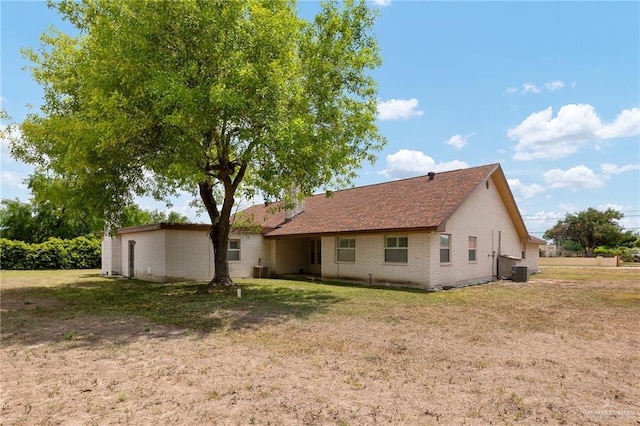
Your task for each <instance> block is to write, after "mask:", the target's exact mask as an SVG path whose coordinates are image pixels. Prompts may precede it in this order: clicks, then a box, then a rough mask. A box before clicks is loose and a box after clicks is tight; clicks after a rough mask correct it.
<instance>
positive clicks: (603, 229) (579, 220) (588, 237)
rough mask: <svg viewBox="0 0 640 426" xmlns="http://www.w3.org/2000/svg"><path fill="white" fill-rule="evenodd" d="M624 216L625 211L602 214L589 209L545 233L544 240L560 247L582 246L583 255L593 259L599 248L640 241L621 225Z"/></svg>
mask: <svg viewBox="0 0 640 426" xmlns="http://www.w3.org/2000/svg"><path fill="white" fill-rule="evenodd" d="M623 217H624V215H623V214H622V213H621V212H619V211H617V210H614V209H607V210H605V211H600V210H596V209H594V208H588V209H587V210H583V211H581V212H578V213H576V214H571V213H567V215H566V216H565V218H564V219H562V220H559V221H558V222H557V223H556V224H555V225H554V227H553V228H551V229H549V230H547V231H546V232H545V233H544V238H545V239H546V240H553V241H554V242H555V243H556V244H558V245H564V244H565V243H567V242H573V243H574V244H578V245H579V246H580V248H581V249H582V253H583V255H584V256H585V257H591V256H593V251H594V250H595V248H596V247H598V246H604V247H609V248H615V247H618V246H619V245H621V244H626V243H628V242H629V241H634V240H635V239H636V238H637V235H635V234H633V233H632V232H631V231H625V230H624V229H623V228H622V227H621V226H620V224H619V223H618V222H617V221H618V220H620V219H622V218H623Z"/></svg>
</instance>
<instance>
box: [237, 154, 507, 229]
mask: <svg viewBox="0 0 640 426" xmlns="http://www.w3.org/2000/svg"><path fill="white" fill-rule="evenodd" d="M498 169H500V165H499V164H489V165H486V166H480V167H471V168H468V169H462V170H454V171H449V172H442V173H437V174H436V175H435V176H434V178H433V179H430V177H429V176H420V177H415V178H409V179H402V180H396V181H392V182H386V183H380V184H375V185H368V186H362V187H358V188H352V189H346V190H342V191H336V192H334V193H332V195H331V196H329V197H327V196H326V195H325V194H319V195H314V196H312V197H309V198H307V199H306V200H305V206H304V211H303V212H302V213H300V214H298V215H297V216H295V217H294V218H293V219H292V220H291V221H289V222H285V212H284V209H280V210H278V207H279V205H278V204H272V205H270V206H268V207H267V206H264V205H256V206H252V207H249V208H248V209H246V210H243V211H242V212H241V213H242V215H243V216H245V217H251V216H252V217H253V221H254V223H255V224H256V225H259V226H261V227H262V229H263V231H262V232H263V234H265V235H267V236H295V235H317V234H330V233H345V232H374V231H389V230H401V229H414V230H419V229H423V230H426V229H434V230H435V229H438V227H439V226H442V225H443V224H444V223H446V221H447V219H448V218H449V217H450V216H451V215H452V214H453V213H454V212H455V211H456V210H457V209H458V207H460V206H461V205H462V203H463V201H464V200H465V199H466V198H467V197H468V196H469V195H470V194H471V192H472V191H473V190H474V189H475V188H476V187H477V186H478V185H480V184H482V183H483V182H484V181H485V180H486V179H487V178H489V176H491V175H492V174H493V173H494V172H495V171H496V170H498Z"/></svg>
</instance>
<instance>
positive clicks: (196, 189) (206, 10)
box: [12, 0, 384, 285]
mask: <svg viewBox="0 0 640 426" xmlns="http://www.w3.org/2000/svg"><path fill="white" fill-rule="evenodd" d="M52 5H53V7H56V8H57V9H58V10H59V12H60V13H61V14H62V16H63V17H64V18H65V19H67V20H68V21H69V22H71V23H72V24H73V25H74V26H75V27H76V28H77V30H78V34H77V35H67V34H63V33H61V32H58V31H55V30H52V31H51V32H50V33H48V34H45V35H43V36H42V46H41V48H40V49H39V50H28V51H26V54H27V55H28V57H29V58H30V59H31V61H32V62H33V66H32V68H31V70H32V74H33V76H34V78H35V80H36V81H37V82H39V83H40V84H41V85H42V86H43V88H44V92H45V95H44V103H43V105H42V107H41V112H40V113H39V114H31V115H29V116H28V117H27V118H26V120H25V121H24V122H23V123H22V124H21V131H22V139H21V140H16V141H14V142H13V145H12V152H13V154H14V155H15V156H17V157H18V158H20V159H22V160H24V161H27V162H29V163H32V164H35V165H37V166H38V167H39V168H41V169H44V170H47V173H49V174H50V175H52V176H53V177H54V178H56V179H62V180H63V181H64V182H65V185H66V191H67V195H66V196H67V197H69V198H75V199H77V200H81V201H80V202H81V203H84V204H87V205H90V206H91V207H92V208H95V209H97V210H99V211H101V212H104V213H105V214H106V215H107V219H108V220H109V221H112V222H113V223H117V222H118V214H119V212H121V211H122V208H123V207H124V206H125V205H127V204H130V202H131V199H132V198H133V197H134V196H136V195H143V194H151V195H153V196H154V197H156V198H157V199H166V198H167V197H169V196H170V195H172V194H174V193H175V192H176V191H180V190H187V191H192V193H193V194H194V195H199V198H200V200H201V202H202V204H203V205H204V207H205V208H206V211H207V213H208V215H209V218H210V220H211V224H212V226H211V231H210V236H211V240H212V244H213V247H214V262H215V264H214V267H215V276H214V278H213V280H212V282H211V285H216V284H224V285H230V284H232V281H231V280H230V278H229V269H228V264H227V244H228V239H229V230H230V226H231V224H230V217H231V213H232V209H233V206H234V202H235V200H236V197H238V196H247V195H249V196H250V195H253V194H256V193H261V194H262V195H263V196H264V197H265V199H268V200H273V199H279V200H284V201H285V203H291V202H293V201H294V200H292V199H291V197H292V196H291V194H292V193H295V194H299V196H301V197H302V196H304V195H307V194H310V193H312V192H313V191H314V190H316V189H318V188H321V187H325V188H328V187H335V186H344V185H346V184H349V183H351V181H352V179H353V177H354V176H355V170H356V169H357V167H359V165H360V164H361V162H362V161H364V160H369V161H373V160H374V157H373V154H372V152H373V151H375V150H379V149H381V147H382V145H383V144H384V139H383V138H382V137H381V136H380V135H379V133H378V131H377V128H376V126H375V116H376V109H377V99H376V84H375V81H374V80H373V78H372V76H371V75H370V73H369V72H370V70H372V69H374V68H375V67H377V66H378V65H379V64H380V57H379V52H378V48H377V43H376V41H375V38H374V37H373V35H372V26H373V23H374V15H375V14H374V13H373V12H372V11H371V10H370V9H369V8H368V7H367V5H366V4H365V2H364V1H359V2H355V1H350V0H348V1H345V2H344V3H341V4H340V5H338V4H336V3H334V2H327V3H323V4H322V5H321V6H320V11H319V13H318V14H317V15H316V16H315V19H314V20H313V21H312V22H308V21H306V20H304V19H302V18H300V17H299V16H298V15H297V10H296V6H295V4H294V3H293V2H292V1H286V0H261V1H258V0H255V1H229V0H182V1H161V2H157V1H147V0H126V1H124V0H120V1H115V0H84V1H82V2H79V3H77V2H76V1H75V0H64V1H62V2H55V3H52ZM294 187H295V188H296V189H297V191H290V189H291V188H294Z"/></svg>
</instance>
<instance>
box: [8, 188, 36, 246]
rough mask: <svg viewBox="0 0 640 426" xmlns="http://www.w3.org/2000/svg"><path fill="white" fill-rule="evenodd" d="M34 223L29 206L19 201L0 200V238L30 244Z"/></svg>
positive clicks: (34, 231)
mask: <svg viewBox="0 0 640 426" xmlns="http://www.w3.org/2000/svg"><path fill="white" fill-rule="evenodd" d="M35 233H36V229H35V221H34V218H33V210H32V208H31V204H29V203H23V202H20V200H17V199H16V200H7V199H5V200H2V205H1V207H0V238H6V239H8V240H15V241H24V242H28V243H32V242H34V241H33V235H35ZM38 242H39V241H38Z"/></svg>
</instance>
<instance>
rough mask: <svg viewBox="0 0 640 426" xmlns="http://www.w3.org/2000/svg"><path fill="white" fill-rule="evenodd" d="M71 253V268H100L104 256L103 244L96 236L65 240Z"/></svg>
mask: <svg viewBox="0 0 640 426" xmlns="http://www.w3.org/2000/svg"><path fill="white" fill-rule="evenodd" d="M65 243H66V248H67V252H68V253H69V268H71V269H94V268H99V267H100V263H101V256H102V244H101V243H100V240H98V239H95V238H91V239H89V238H87V237H78V238H74V239H73V240H65Z"/></svg>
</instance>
